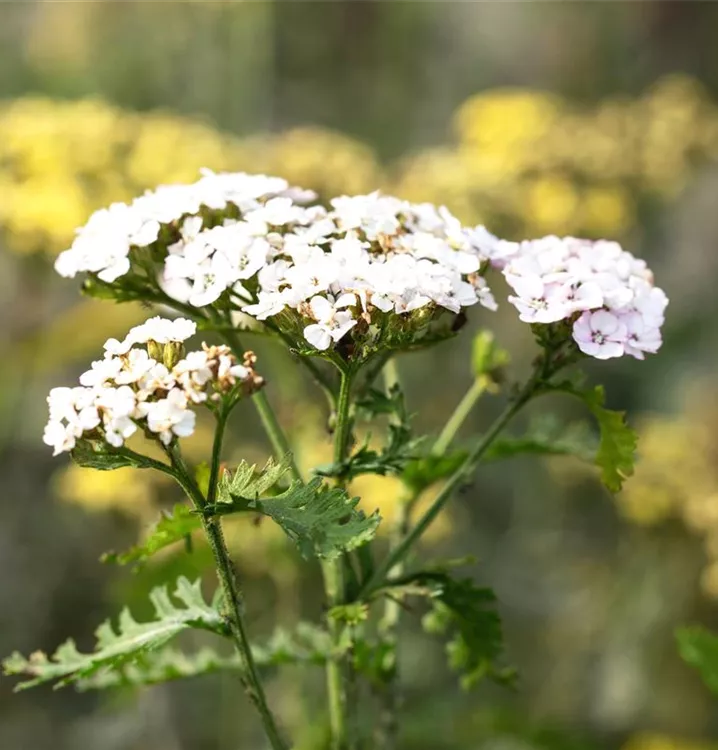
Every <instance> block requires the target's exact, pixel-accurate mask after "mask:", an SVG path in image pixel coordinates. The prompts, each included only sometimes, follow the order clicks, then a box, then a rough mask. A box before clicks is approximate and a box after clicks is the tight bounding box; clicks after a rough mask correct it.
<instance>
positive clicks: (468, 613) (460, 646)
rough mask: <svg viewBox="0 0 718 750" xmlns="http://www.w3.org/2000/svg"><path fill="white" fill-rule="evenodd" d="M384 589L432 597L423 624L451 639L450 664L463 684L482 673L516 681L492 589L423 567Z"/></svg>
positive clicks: (502, 680)
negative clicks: (506, 655)
mask: <svg viewBox="0 0 718 750" xmlns="http://www.w3.org/2000/svg"><path fill="white" fill-rule="evenodd" d="M386 593H387V594H388V595H390V596H397V595H399V596H401V595H406V596H422V597H426V598H427V599H428V600H429V601H430V603H431V611H430V612H429V613H428V614H427V615H426V616H425V617H424V621H423V624H424V628H425V630H426V631H427V632H429V633H432V634H435V635H441V636H443V637H444V638H446V639H447V654H448V658H449V664H450V665H451V667H452V668H453V669H454V670H455V671H457V672H458V673H459V674H460V675H461V682H462V685H463V686H464V687H465V688H469V687H472V686H473V685H475V684H476V683H477V682H479V681H480V680H481V679H482V678H483V677H488V678H490V679H492V680H494V681H496V682H500V683H505V684H506V683H508V684H511V683H512V682H513V681H514V679H515V672H514V670H513V669H511V668H507V667H505V666H502V661H503V657H504V640H503V631H502V627H501V618H500V617H499V614H498V611H497V609H496V596H495V594H494V592H493V591H492V590H491V589H489V588H484V587H481V586H477V585H476V584H475V583H474V582H473V581H472V580H471V579H470V578H454V577H452V576H450V575H449V574H448V573H444V572H439V571H421V572H417V573H413V574H410V575H408V576H406V577H404V578H402V579H400V580H397V581H394V582H392V584H391V585H390V586H389V587H388V589H387V591H386Z"/></svg>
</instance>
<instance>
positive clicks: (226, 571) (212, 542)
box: [169, 418, 290, 750]
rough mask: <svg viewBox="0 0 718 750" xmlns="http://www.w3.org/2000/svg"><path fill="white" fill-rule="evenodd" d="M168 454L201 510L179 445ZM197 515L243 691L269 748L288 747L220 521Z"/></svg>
mask: <svg viewBox="0 0 718 750" xmlns="http://www.w3.org/2000/svg"><path fill="white" fill-rule="evenodd" d="M223 422H226V418H225V419H223V420H219V421H218V426H217V434H216V435H215V441H214V445H213V449H212V468H213V472H212V474H213V475H214V485H213V484H212V481H211V480H210V487H209V490H208V498H209V497H214V496H215V494H216V482H217V479H218V473H219V472H218V467H219V461H220V452H221V447H222V433H223V431H224V424H223ZM220 424H221V427H220ZM169 456H170V459H171V461H172V466H173V468H174V470H175V472H176V473H175V477H176V479H177V481H178V482H179V483H180V485H181V486H182V488H183V489H184V490H185V492H186V493H187V494H188V495H189V497H190V499H191V501H192V503H193V505H194V506H195V508H196V509H197V510H202V508H203V507H204V505H205V504H206V503H207V499H205V498H204V497H203V495H202V492H201V491H200V489H199V487H198V486H197V483H196V482H195V480H194V479H193V478H192V475H191V474H190V472H189V470H188V468H187V466H186V464H185V462H184V459H183V458H182V456H181V454H180V452H179V449H178V448H177V447H176V446H173V447H172V448H171V449H170V450H169ZM201 518H202V527H203V529H204V532H205V534H206V536H207V541H208V543H209V546H210V548H211V550H212V555H213V557H214V561H215V566H216V568H217V576H218V578H219V582H220V586H221V588H222V594H223V597H224V602H225V606H226V608H227V611H226V615H227V619H228V621H229V627H230V631H231V633H232V639H233V640H234V644H235V647H236V649H237V653H238V654H239V657H240V660H241V663H242V673H241V674H242V676H241V680H242V684H243V685H244V689H245V692H246V693H247V695H248V697H249V699H250V700H251V702H252V704H253V705H254V707H255V708H256V709H257V712H258V713H259V716H260V719H261V721H262V726H263V728H264V731H265V733H266V735H267V738H268V740H269V743H270V745H271V746H272V750H289V747H290V746H289V744H287V742H286V741H285V740H284V738H283V737H282V735H281V733H280V731H279V727H278V726H277V723H276V720H275V719H274V715H273V714H272V712H271V710H270V709H269V705H268V703H267V698H266V695H265V693H264V688H263V687H262V682H261V680H260V678H259V672H258V670H257V665H256V664H255V662H254V657H253V655H252V648H251V645H250V642H249V637H248V635H247V629H246V626H245V623H244V617H243V615H242V609H243V604H242V595H241V592H240V590H239V586H238V583H237V579H236V576H235V573H234V566H233V565H232V560H231V558H230V556H229V550H228V549H227V545H226V543H225V540H224V534H223V533H222V525H221V521H220V519H219V518H214V517H207V516H205V514H204V513H202V514H201Z"/></svg>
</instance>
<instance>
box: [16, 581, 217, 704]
mask: <svg viewBox="0 0 718 750" xmlns="http://www.w3.org/2000/svg"><path fill="white" fill-rule="evenodd" d="M150 599H151V601H152V605H153V607H154V610H155V618H154V619H153V620H151V621H150V622H142V623H140V622H137V621H136V620H135V619H134V617H132V615H131V613H130V611H129V610H128V609H124V610H123V611H122V613H121V614H120V617H119V622H118V624H117V626H116V627H113V625H112V623H111V622H110V621H109V620H107V621H105V622H103V623H102V625H100V627H99V628H98V629H97V631H96V637H97V643H96V645H95V648H94V650H93V651H92V652H91V653H81V652H80V651H78V649H77V647H76V645H75V642H74V641H73V640H68V641H66V642H65V643H63V644H62V645H61V646H60V647H59V648H58V649H57V651H56V652H55V653H54V654H53V655H52V657H48V656H47V655H46V654H44V653H42V652H39V651H38V652H36V653H34V654H31V655H30V657H29V658H25V657H24V656H22V655H21V654H19V653H14V654H13V655H12V656H10V657H9V658H7V659H6V660H5V661H4V662H3V669H4V672H5V674H7V675H25V676H28V677H30V678H31V679H29V680H26V681H25V682H21V683H19V684H18V685H17V686H16V690H22V689H24V688H30V687H34V686H35V685H40V684H42V683H45V682H54V683H56V687H62V686H63V685H67V684H69V683H72V682H76V681H78V680H84V679H88V678H90V677H92V676H93V675H96V674H97V673H98V672H100V671H102V672H104V673H109V672H110V671H112V670H117V669H122V668H123V667H124V666H125V665H127V664H129V663H132V662H133V661H136V660H137V659H139V658H140V657H142V656H143V655H144V654H146V653H147V652H148V651H151V650H153V649H157V648H160V647H161V646H164V645H165V644H166V643H167V642H168V641H169V640H171V639H172V638H174V636H176V635H177V634H178V633H180V632H182V631H183V630H186V629H187V628H201V629H204V630H210V631H212V632H215V633H218V634H220V635H226V626H225V623H224V620H223V619H222V616H221V615H220V614H219V612H218V610H217V607H216V606H215V605H214V604H207V603H206V602H205V600H204V598H203V596H202V591H201V589H200V582H199V581H195V582H194V583H190V581H188V580H187V579H186V578H179V579H178V581H177V587H176V589H175V591H174V599H175V601H173V599H172V597H170V594H169V592H168V591H167V588H166V587H160V588H156V589H153V590H152V592H151V593H150Z"/></svg>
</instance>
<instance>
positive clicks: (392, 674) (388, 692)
mask: <svg viewBox="0 0 718 750" xmlns="http://www.w3.org/2000/svg"><path fill="white" fill-rule="evenodd" d="M383 374H384V387H385V388H386V390H387V392H390V391H391V389H392V387H393V386H395V385H398V384H399V382H400V381H399V371H398V367H397V363H396V359H390V360H389V361H388V362H387V363H386V365H385V367H384V373H383ZM410 499H411V498H410V497H409V496H407V494H406V491H401V492H400V493H399V495H398V497H397V498H396V509H395V516H394V519H393V523H392V527H391V531H390V536H389V549H390V551H393V550H394V549H396V548H397V547H398V546H399V544H401V541H402V540H403V538H404V537H405V536H406V535H407V533H408V532H409V520H410V510H411V508H410ZM402 572H403V561H400V562H399V563H398V564H397V565H396V566H395V567H394V569H393V570H392V571H391V574H392V575H396V576H400V575H401V574H402ZM400 622H401V602H399V601H397V600H396V599H391V598H388V597H387V599H386V601H385V603H384V614H383V616H382V618H381V621H380V623H379V630H380V633H381V636H382V640H383V641H384V642H386V643H387V644H389V646H390V647H391V652H392V653H391V663H390V667H389V671H388V672H387V674H386V675H385V679H384V682H383V684H382V686H381V695H380V701H381V709H380V713H379V717H378V723H377V728H376V731H375V733H374V738H375V745H376V748H377V750H394V749H395V748H396V746H397V741H398V736H399V710H400V708H401V701H402V696H401V679H400V677H401V676H400V672H399V655H398V644H399V628H400Z"/></svg>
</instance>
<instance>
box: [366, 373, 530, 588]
mask: <svg viewBox="0 0 718 750" xmlns="http://www.w3.org/2000/svg"><path fill="white" fill-rule="evenodd" d="M538 381H539V378H538V376H534V377H532V378H531V379H530V380H529V381H528V383H527V384H526V386H524V388H523V389H522V390H521V392H520V393H519V394H518V395H517V396H516V397H514V398H513V399H512V400H511V401H510V402H509V403H508V404H507V405H506V408H505V409H504V410H503V411H502V412H501V414H500V415H499V416H498V417H497V418H496V420H495V421H494V423H493V424H492V425H491V426H490V427H489V429H488V430H487V431H486V432H485V433H484V435H483V436H482V438H481V440H480V441H479V442H478V443H477V444H476V445H475V446H474V448H473V449H472V450H471V451H470V452H469V455H468V456H467V457H466V458H465V459H464V461H463V462H462V463H461V465H460V466H459V468H458V469H456V471H454V473H453V474H452V475H451V477H449V480H448V481H447V482H446V484H445V485H444V486H443V487H442V488H441V491H440V492H439V494H438V495H437V496H436V498H435V499H434V501H433V503H432V504H431V506H430V507H429V508H428V509H427V510H426V512H425V513H424V515H422V516H421V518H420V519H419V520H418V521H417V523H416V524H415V525H414V526H413V527H412V528H411V529H410V530H409V532H408V533H407V534H406V536H404V538H403V539H402V541H401V543H400V544H399V545H398V546H397V547H396V548H395V549H394V550H392V551H391V552H390V553H389V555H388V556H387V557H386V559H385V560H384V561H382V563H381V564H380V565H378V566H377V569H376V571H375V572H374V575H373V576H372V577H371V579H370V580H369V581H368V582H367V583H366V584H365V585H364V587H363V589H362V591H361V592H360V596H361V597H366V596H369V595H370V594H371V593H373V592H374V591H375V590H376V589H378V588H380V587H381V586H382V585H383V584H384V582H385V581H386V579H387V577H388V575H389V573H390V572H391V571H392V570H394V569H395V567H396V566H397V565H398V564H400V563H401V562H402V561H403V560H404V559H405V558H406V556H407V554H408V553H409V552H410V550H411V549H412V547H413V546H414V545H415V544H416V542H417V541H418V540H419V539H420V538H421V537H422V536H423V534H424V532H425V531H426V530H427V529H428V528H429V526H431V524H432V523H433V521H434V520H435V519H436V517H437V516H438V515H439V513H440V512H441V511H442V510H443V509H444V506H445V505H446V503H447V502H448V501H449V499H450V498H451V496H452V495H453V494H454V492H455V491H456V490H457V489H459V487H460V486H461V485H462V484H463V483H464V482H465V481H466V480H467V478H468V477H469V475H470V474H471V472H472V471H473V470H474V468H475V467H476V464H477V463H478V462H479V461H480V460H481V457H482V456H483V455H484V453H486V451H487V450H488V449H489V448H490V447H491V445H492V443H493V442H494V440H495V439H496V438H497V437H498V435H499V434H500V433H501V432H502V431H503V429H504V428H505V427H506V425H507V424H508V423H509V422H510V421H511V420H512V419H513V417H514V416H515V415H516V414H517V413H518V412H519V411H521V409H522V408H523V406H524V405H525V404H526V403H527V402H528V401H530V400H531V398H532V396H533V395H534V393H535V391H536V388H537V384H538Z"/></svg>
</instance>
